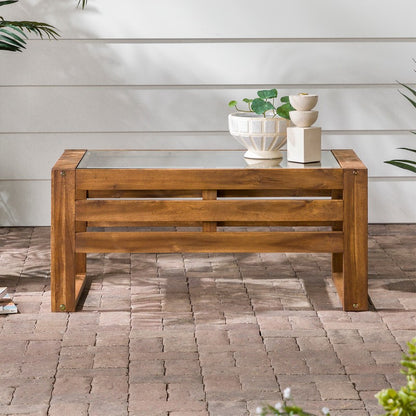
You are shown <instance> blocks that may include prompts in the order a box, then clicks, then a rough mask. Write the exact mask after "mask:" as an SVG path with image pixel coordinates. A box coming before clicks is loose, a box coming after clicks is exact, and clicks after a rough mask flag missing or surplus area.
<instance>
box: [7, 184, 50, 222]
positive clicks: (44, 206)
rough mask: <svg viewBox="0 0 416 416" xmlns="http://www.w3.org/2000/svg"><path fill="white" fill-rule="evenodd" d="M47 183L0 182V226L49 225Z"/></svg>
mask: <svg viewBox="0 0 416 416" xmlns="http://www.w3.org/2000/svg"><path fill="white" fill-rule="evenodd" d="M50 192H51V185H50V182H49V181H34V180H29V181H4V180H0V223H1V225H2V226H33V225H50V207H51V203H50V200H51V198H50Z"/></svg>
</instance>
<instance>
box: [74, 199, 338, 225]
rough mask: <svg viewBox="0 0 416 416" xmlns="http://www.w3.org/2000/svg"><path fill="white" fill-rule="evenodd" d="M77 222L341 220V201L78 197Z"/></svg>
mask: <svg viewBox="0 0 416 416" xmlns="http://www.w3.org/2000/svg"><path fill="white" fill-rule="evenodd" d="M76 218H77V220H78V221H108V222H117V221H141V222H145V221H154V222H158V221H161V222H163V221H172V222H175V221H211V222H212V221H240V222H243V221H247V222H254V221H263V222H267V221H286V222H289V221H319V220H321V219H325V221H341V220H342V219H343V201H342V200H301V199H298V200H290V199H289V200H261V199H258V200H252V199H251V200H215V199H212V200H208V199H204V200H201V201H194V200H191V201H186V200H182V201H177V200H175V201H168V200H163V201H160V200H150V201H149V200H147V201H145V200H140V201H136V200H135V201H128V200H79V201H77V203H76Z"/></svg>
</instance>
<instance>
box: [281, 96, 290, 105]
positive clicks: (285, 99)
mask: <svg viewBox="0 0 416 416" xmlns="http://www.w3.org/2000/svg"><path fill="white" fill-rule="evenodd" d="M280 101H281V102H282V103H288V102H289V96H288V95H285V96H284V97H282V98H281V99H280Z"/></svg>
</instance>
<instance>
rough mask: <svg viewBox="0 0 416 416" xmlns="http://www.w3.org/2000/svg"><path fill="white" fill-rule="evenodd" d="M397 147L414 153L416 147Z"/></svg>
mask: <svg viewBox="0 0 416 416" xmlns="http://www.w3.org/2000/svg"><path fill="white" fill-rule="evenodd" d="M412 133H413V132H412ZM398 149H402V150H408V151H409V152H415V153H416V149H410V148H409V147H398Z"/></svg>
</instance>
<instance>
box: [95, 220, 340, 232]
mask: <svg viewBox="0 0 416 416" xmlns="http://www.w3.org/2000/svg"><path fill="white" fill-rule="evenodd" d="M339 224H340V223H339V222H334V221H290V222H289V221H267V222H266V221H256V222H252V221H248V222H247V221H244V222H243V221H218V222H217V226H218V227H296V226H302V227H323V226H335V225H339ZM201 225H202V224H201V221H199V222H198V221H179V222H178V221H175V222H172V221H164V222H161V221H157V222H156V221H154V222H153V221H146V222H143V221H129V222H127V221H117V222H111V221H89V222H88V227H92V228H93V227H110V228H111V227H117V228H119V227H129V228H135V227H145V228H146V229H148V228H149V227H201ZM129 231H130V230H129ZM155 231H156V230H155Z"/></svg>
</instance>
